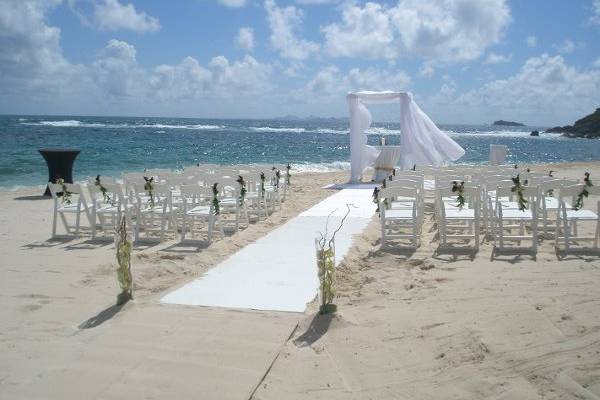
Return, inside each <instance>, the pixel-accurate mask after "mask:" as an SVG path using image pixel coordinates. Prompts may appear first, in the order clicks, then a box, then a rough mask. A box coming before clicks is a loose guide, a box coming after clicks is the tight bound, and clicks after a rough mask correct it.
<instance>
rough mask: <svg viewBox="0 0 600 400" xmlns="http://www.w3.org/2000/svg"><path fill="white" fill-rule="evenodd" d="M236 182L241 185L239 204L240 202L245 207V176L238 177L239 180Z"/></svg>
mask: <svg viewBox="0 0 600 400" xmlns="http://www.w3.org/2000/svg"><path fill="white" fill-rule="evenodd" d="M236 182H237V183H238V184H239V185H240V198H239V202H240V206H243V205H244V202H245V200H246V181H245V180H244V177H243V176H241V175H238V178H237V180H236Z"/></svg>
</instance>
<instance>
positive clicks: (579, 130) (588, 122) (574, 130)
mask: <svg viewBox="0 0 600 400" xmlns="http://www.w3.org/2000/svg"><path fill="white" fill-rule="evenodd" d="M546 132H547V133H562V134H563V136H567V137H585V138H588V139H593V138H600V108H596V111H594V112H593V113H591V114H590V115H586V116H585V117H583V118H581V119H578V120H577V121H575V123H574V124H573V125H565V126H555V127H554V128H550V129H548V130H546Z"/></svg>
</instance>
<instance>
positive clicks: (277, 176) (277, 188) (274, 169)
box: [273, 167, 281, 190]
mask: <svg viewBox="0 0 600 400" xmlns="http://www.w3.org/2000/svg"><path fill="white" fill-rule="evenodd" d="M273 171H275V185H274V186H275V190H279V180H280V179H281V171H280V170H279V169H277V168H275V167H273Z"/></svg>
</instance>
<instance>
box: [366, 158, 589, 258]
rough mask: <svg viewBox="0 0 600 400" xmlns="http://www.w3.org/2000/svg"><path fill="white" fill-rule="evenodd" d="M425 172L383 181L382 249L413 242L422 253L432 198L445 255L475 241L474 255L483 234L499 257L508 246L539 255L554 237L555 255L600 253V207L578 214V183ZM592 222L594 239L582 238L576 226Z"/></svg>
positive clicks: (527, 175)
mask: <svg viewBox="0 0 600 400" xmlns="http://www.w3.org/2000/svg"><path fill="white" fill-rule="evenodd" d="M427 173H429V174H431V175H429V176H426V175H425V171H418V170H417V171H398V172H395V174H394V175H393V176H390V177H389V179H388V180H386V181H385V184H384V186H385V187H383V185H382V188H381V189H380V191H379V194H378V202H379V209H380V218H381V236H382V244H383V245H386V243H387V241H388V240H390V239H409V244H408V247H411V248H416V247H418V245H419V241H420V233H421V231H422V225H423V220H424V214H425V209H426V207H425V205H426V203H428V202H427V200H428V199H430V200H431V205H432V206H433V215H434V218H435V222H436V224H437V228H438V233H439V238H440V248H442V249H443V248H446V247H452V246H453V244H452V243H451V242H455V240H458V241H461V242H462V241H466V240H469V241H471V242H472V243H473V246H472V247H473V249H474V250H475V251H476V250H478V249H479V243H480V234H481V233H482V232H484V233H485V234H486V235H487V236H488V237H489V238H491V240H493V243H494V248H495V249H496V250H498V251H502V250H505V249H508V248H509V247H510V246H509V244H510V243H513V242H519V244H520V242H522V241H525V240H529V241H530V242H531V246H530V247H529V248H528V249H529V250H531V251H532V252H533V253H535V252H537V246H538V240H539V238H540V237H543V238H546V237H548V236H549V235H550V234H551V233H553V234H554V239H555V246H556V248H557V249H560V248H561V247H562V250H564V251H568V250H570V249H571V248H572V247H573V245H574V244H578V245H579V244H581V243H582V242H585V241H591V242H592V243H593V244H592V246H593V247H594V248H595V249H598V242H599V240H600V219H599V215H600V201H597V200H596V202H597V203H591V205H592V207H591V209H589V208H587V209H579V210H574V209H573V204H574V203H573V202H574V201H575V198H576V197H577V196H578V195H579V193H581V191H582V189H583V184H581V183H579V182H578V181H575V180H569V179H557V178H554V177H552V176H549V175H551V174H544V173H537V174H536V173H532V172H530V171H528V170H523V171H522V172H519V170H518V169H515V168H514V167H512V166H505V167H504V168H502V166H500V167H499V166H494V167H493V168H489V169H487V168H485V167H470V168H464V169H454V170H450V169H433V168H432V169H429V170H428V171H427ZM516 173H518V174H519V178H520V181H521V182H522V183H525V182H526V185H524V186H523V190H522V192H521V193H522V196H523V197H524V199H525V201H527V209H525V210H520V209H519V204H518V201H517V199H516V193H515V192H514V191H513V186H514V182H513V181H512V178H513V177H515V176H516ZM521 174H522V175H521ZM426 177H427V178H429V179H426ZM453 182H456V183H457V184H460V183H463V182H464V189H463V196H464V198H465V204H464V206H463V207H458V204H457V193H456V192H453V191H452V186H453ZM587 189H588V192H589V194H590V195H591V196H595V195H600V189H598V188H596V187H588V188H587ZM587 201H588V202H591V201H592V200H591V199H589V200H587ZM428 205H429V204H428ZM588 207H589V203H588ZM586 221H587V222H591V223H592V224H595V227H594V234H593V235H587V236H586V235H585V234H580V233H579V232H580V231H581V229H579V227H578V225H579V224H580V223H582V222H586ZM540 231H541V233H542V235H540V234H539V233H540Z"/></svg>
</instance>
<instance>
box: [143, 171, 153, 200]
mask: <svg viewBox="0 0 600 400" xmlns="http://www.w3.org/2000/svg"><path fill="white" fill-rule="evenodd" d="M144 181H146V183H144V190H145V191H146V193H148V196H150V200H148V202H149V203H150V207H154V177H153V176H151V177H150V178H147V177H144Z"/></svg>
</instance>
